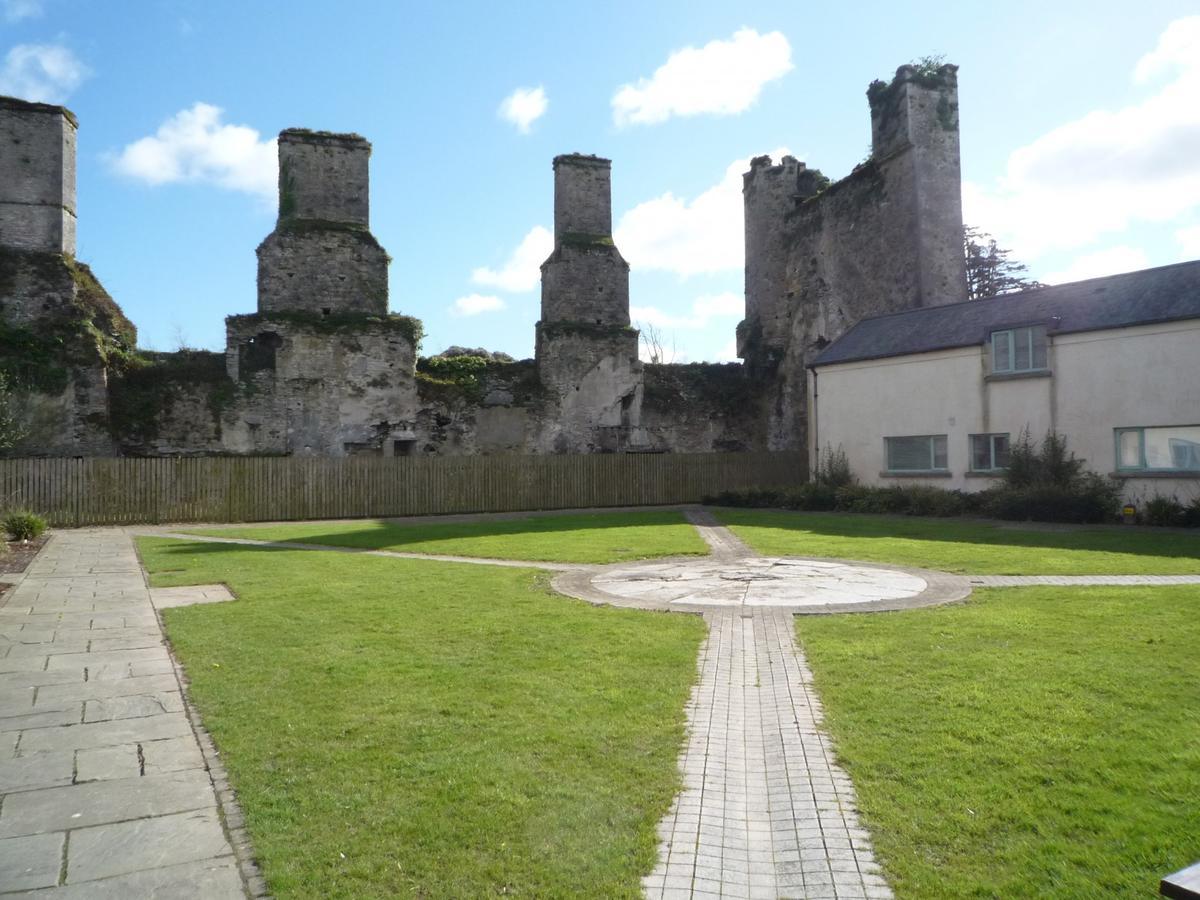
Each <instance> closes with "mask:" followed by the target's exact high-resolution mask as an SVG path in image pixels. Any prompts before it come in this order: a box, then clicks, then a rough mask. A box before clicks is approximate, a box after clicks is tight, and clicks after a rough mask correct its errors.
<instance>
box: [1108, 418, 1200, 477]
mask: <svg viewBox="0 0 1200 900" xmlns="http://www.w3.org/2000/svg"><path fill="white" fill-rule="evenodd" d="M1116 441H1117V469H1119V470H1121V471H1127V472H1132V471H1141V472H1200V425H1172V426H1167V427H1163V428H1118V429H1116Z"/></svg>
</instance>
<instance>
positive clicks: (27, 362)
mask: <svg viewBox="0 0 1200 900" xmlns="http://www.w3.org/2000/svg"><path fill="white" fill-rule="evenodd" d="M136 341H137V330H136V329H135V328H134V327H133V324H132V323H131V322H130V321H129V320H128V319H126V318H125V316H124V315H123V314H122V313H121V310H120V309H119V308H118V307H117V305H116V304H115V303H114V302H113V300H112V298H111V297H109V295H108V293H107V292H106V291H105V290H104V288H103V287H102V286H101V285H100V283H99V282H98V281H97V280H96V278H95V276H94V275H93V274H92V272H91V270H90V269H89V268H88V267H87V266H85V265H83V264H82V263H79V262H76V261H75V260H74V259H73V258H71V257H69V256H64V255H62V254H58V253H52V252H40V251H30V250H14V249H11V248H3V247H0V372H2V373H3V374H4V376H5V379H6V382H7V384H8V386H9V388H10V389H11V391H12V392H13V394H14V397H15V400H16V402H15V406H16V413H17V419H18V424H19V425H20V427H21V429H22V430H23V432H24V435H23V437H22V438H21V439H20V440H19V441H18V442H17V444H16V445H15V446H14V447H13V448H10V450H9V451H8V453H9V455H19V456H75V455H81V454H83V455H89V456H107V455H111V454H112V453H113V452H114V446H113V441H112V438H111V435H110V429H109V420H108V386H109V377H110V372H111V371H112V370H114V369H115V370H119V369H120V368H121V367H123V366H124V365H125V364H126V363H127V361H128V357H129V355H130V352H131V351H132V348H133V347H134V345H135V343H136Z"/></svg>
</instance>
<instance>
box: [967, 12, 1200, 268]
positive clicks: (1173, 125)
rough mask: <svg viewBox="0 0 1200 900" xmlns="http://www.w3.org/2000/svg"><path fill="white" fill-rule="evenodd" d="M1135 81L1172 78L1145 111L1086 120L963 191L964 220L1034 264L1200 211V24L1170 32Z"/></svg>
mask: <svg viewBox="0 0 1200 900" xmlns="http://www.w3.org/2000/svg"><path fill="white" fill-rule="evenodd" d="M1135 76H1136V79H1137V80H1138V81H1140V82H1142V83H1147V82H1149V81H1150V80H1152V79H1154V78H1163V77H1166V76H1169V77H1167V78H1166V80H1165V82H1164V83H1163V84H1162V85H1161V86H1160V87H1159V88H1158V89H1157V91H1156V92H1155V93H1152V94H1150V95H1149V96H1147V97H1145V98H1144V99H1143V100H1141V101H1140V102H1138V103H1135V104H1132V105H1130V106H1126V107H1124V108H1121V109H1117V110H1096V111H1094V112H1091V113H1088V114H1087V115H1085V116H1083V117H1082V118H1079V119H1076V120H1075V121H1073V122H1068V123H1066V124H1065V125H1062V126H1060V127H1058V128H1056V129H1054V130H1052V131H1050V132H1048V133H1047V134H1044V135H1042V136H1041V137H1039V138H1038V139H1037V140H1035V141H1033V142H1032V143H1031V144H1029V145H1027V146H1025V147H1022V148H1020V149H1019V150H1017V151H1015V152H1014V153H1013V154H1012V155H1011V156H1010V157H1009V160H1008V165H1007V169H1006V171H1005V173H1004V175H1003V176H1002V177H1001V178H999V179H998V180H997V181H996V182H995V183H993V184H991V185H978V184H969V183H967V184H964V185H963V206H964V212H965V218H966V220H967V221H968V222H970V223H971V224H973V225H977V226H979V227H980V228H983V229H984V230H985V231H989V232H991V233H993V234H995V235H996V236H997V237H999V238H1000V239H1001V243H1003V244H1006V245H1007V246H1009V247H1010V248H1011V249H1012V250H1013V251H1014V253H1015V254H1016V256H1017V257H1018V258H1022V259H1026V260H1029V259H1033V258H1036V257H1037V256H1039V255H1041V254H1042V253H1045V252H1047V251H1051V250H1061V249H1073V248H1077V247H1085V246H1087V245H1088V244H1091V243H1094V242H1095V241H1096V240H1097V238H1100V237H1101V236H1103V235H1106V234H1116V233H1120V232H1123V231H1125V230H1126V229H1127V228H1129V227H1130V226H1131V225H1135V224H1138V223H1142V222H1151V223H1164V222H1171V221H1173V220H1176V219H1178V218H1179V217H1180V216H1181V215H1183V214H1184V213H1186V212H1188V211H1190V210H1194V209H1196V208H1198V207H1200V17H1197V16H1193V17H1190V18H1187V19H1180V20H1178V21H1176V22H1174V23H1172V24H1171V25H1170V26H1168V28H1167V29H1166V31H1165V32H1164V33H1163V35H1162V37H1161V39H1160V40H1159V44H1158V46H1157V47H1156V48H1155V49H1154V50H1152V51H1151V52H1150V53H1148V54H1146V55H1145V56H1144V57H1142V59H1141V60H1140V61H1139V63H1138V64H1137V67H1136V69H1135Z"/></svg>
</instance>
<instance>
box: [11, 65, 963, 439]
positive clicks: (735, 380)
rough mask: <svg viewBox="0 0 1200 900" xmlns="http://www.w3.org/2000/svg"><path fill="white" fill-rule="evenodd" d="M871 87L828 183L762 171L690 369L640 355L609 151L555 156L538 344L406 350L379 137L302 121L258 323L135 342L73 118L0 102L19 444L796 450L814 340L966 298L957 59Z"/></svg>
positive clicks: (284, 172) (757, 167) (750, 186)
mask: <svg viewBox="0 0 1200 900" xmlns="http://www.w3.org/2000/svg"><path fill="white" fill-rule="evenodd" d="M868 98H869V101H870V107H871V114H872V134H873V141H872V155H871V158H870V159H869V160H867V161H866V162H865V163H863V164H862V165H860V166H859V167H857V168H856V169H855V170H854V172H852V173H851V174H850V175H849V176H848V177H846V178H844V179H842V180H841V181H839V182H836V183H832V184H831V183H830V182H829V180H828V179H827V178H825V177H824V176H823V175H822V174H821V173H820V172H819V171H818V170H815V169H808V168H807V167H806V166H805V165H804V164H803V163H801V162H799V161H797V160H795V159H793V158H791V157H785V158H784V159H783V160H782V161H780V163H779V164H778V165H773V164H772V163H771V161H770V160H769V159H767V158H766V157H759V158H757V159H755V160H753V162H752V164H751V169H750V172H748V173H747V174H746V176H745V184H744V196H745V211H746V238H745V239H746V318H745V320H744V321H743V322H742V323H741V324H740V325H739V327H738V345H739V355H740V356H741V357H742V358H743V359H744V360H745V365H737V364H732V365H709V364H695V365H684V366H678V365H643V363H641V362H640V361H639V359H638V333H637V331H636V330H634V329H633V328H631V327H630V321H629V266H628V264H627V263H626V262H625V260H624V259H623V258H622V256H621V254H620V251H619V250H618V249H617V247H616V246H615V244H614V242H613V238H612V201H611V163H610V162H609V161H608V160H606V159H601V158H599V157H595V156H585V155H581V154H569V155H565V156H559V157H556V158H555V160H554V184H555V194H554V223H555V245H554V250H553V252H552V253H551V255H550V257H549V258H548V259H547V260H546V261H545V263H544V264H543V265H542V298H541V300H542V315H541V320H540V321H539V322H538V324H537V326H536V358H535V359H534V360H523V361H512V360H508V359H498V358H493V357H491V356H490V355H489V356H486V357H485V356H484V355H481V354H477V353H474V352H471V351H467V352H464V353H461V354H460V355H458V356H453V357H452V358H449V359H446V358H443V359H440V360H438V359H433V360H421V361H419V362H418V360H417V349H418V347H419V343H420V337H421V327H420V323H419V322H417V321H416V320H415V319H410V318H408V317H406V316H400V315H394V314H391V313H389V311H388V282H387V270H388V264H389V259H388V257H387V254H386V252H385V251H384V249H383V248H382V247H381V246H380V245H379V243H378V241H376V239H375V237H374V236H373V235H372V234H371V231H370V216H369V212H370V206H369V159H370V152H371V146H370V144H369V143H368V142H367V141H366V140H364V139H363V138H361V137H359V136H358V135H350V134H331V133H328V132H313V131H308V130H305V129H289V130H287V131H284V132H282V133H281V134H280V137H279V161H280V166H279V217H278V221H277V223H276V226H275V229H274V230H273V231H272V233H271V234H270V235H268V236H267V238H266V239H265V240H264V241H263V243H262V244H261V245H260V247H259V248H258V259H259V271H258V289H259V296H258V310H257V312H255V313H253V314H250V315H235V316H230V317H228V318H227V319H226V350H225V352H224V353H223V354H215V353H207V352H204V351H182V352H179V353H174V354H156V353H145V352H138V351H136V347H135V341H136V333H135V332H134V330H133V327H132V325H130V324H129V322H128V321H127V320H126V319H125V318H124V316H123V315H121V312H120V310H119V309H118V308H117V306H116V304H114V303H113V302H112V300H111V298H109V297H108V295H107V294H106V293H105V292H104V290H103V288H102V287H100V285H99V284H98V283H97V282H96V280H95V278H94V277H93V276H92V274H91V272H90V271H89V270H88V269H87V267H86V266H82V265H81V264H78V263H76V262H75V261H74V259H73V258H72V256H71V253H72V252H73V250H74V219H75V217H74V203H75V199H74V152H75V144H74V139H75V122H74V118H73V117H71V115H70V114H69V113H68V112H67V111H66V110H63V109H62V108H61V107H47V106H44V105H42V104H27V103H22V102H20V101H9V100H3V99H0V176H3V178H0V371H3V372H4V373H5V374H6V375H8V376H9V380H10V381H12V382H15V383H17V384H18V385H19V387H20V390H21V395H20V399H21V401H22V404H23V409H24V411H25V414H26V417H27V420H28V421H29V422H30V423H31V426H36V427H31V432H30V437H29V438H28V439H27V441H26V442H25V444H23V445H22V447H20V448H18V450H17V452H19V453H24V454H38V453H47V454H105V453H112V452H120V453H126V454H139V455H161V454H206V453H225V454H230V453H232V454H308V455H323V456H326V455H327V456H341V455H348V454H382V455H389V456H408V455H418V454H443V455H455V454H462V455H465V454H480V453H484V454H486V453H517V454H519V453H577V452H703V451H711V450H718V451H743V450H760V449H803V448H804V447H805V446H806V440H807V436H806V428H807V424H806V423H807V410H806V408H805V403H806V398H807V391H806V388H805V383H806V366H807V363H808V361H809V359H810V358H811V357H812V355H813V353H814V352H815V351H816V350H819V349H820V348H821V347H823V346H824V345H825V344H826V343H827V342H828V341H830V340H833V339H834V338H836V337H837V336H839V335H840V334H841V333H843V332H844V331H845V330H846V329H847V328H849V327H850V326H851V325H852V324H854V323H855V322H856V321H858V320H859V319H861V318H863V317H865V316H869V315H876V314H879V313H883V312H889V311H892V310H899V309H908V308H911V307H914V306H923V305H931V304H939V303H948V302H953V301H956V300H959V299H962V297H963V296H965V290H966V287H965V274H964V272H963V260H962V254H961V229H962V214H961V204H960V199H959V160H958V152H959V151H958V119H957V110H958V105H957V82H956V75H955V69H954V67H953V66H943V67H941V68H938V69H936V70H933V69H929V68H927V67H920V68H914V67H911V66H905V67H901V68H900V69H899V70H898V71H897V74H896V77H895V78H894V79H893V80H892V81H891V82H890V83H887V84H885V83H883V82H876V83H874V84H873V85H872V86H871V88H870V90H869V91H868ZM34 150H36V153H31V151H34ZM27 157H28V158H27Z"/></svg>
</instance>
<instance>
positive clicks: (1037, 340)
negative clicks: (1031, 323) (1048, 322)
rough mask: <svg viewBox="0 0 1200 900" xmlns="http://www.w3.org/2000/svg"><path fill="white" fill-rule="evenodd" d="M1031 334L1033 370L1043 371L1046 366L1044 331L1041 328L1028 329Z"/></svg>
mask: <svg viewBox="0 0 1200 900" xmlns="http://www.w3.org/2000/svg"><path fill="white" fill-rule="evenodd" d="M1030 330H1031V331H1032V333H1033V368H1035V369H1045V368H1047V364H1046V329H1045V328H1042V327H1041V326H1039V327H1037V328H1033V329H1030Z"/></svg>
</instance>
